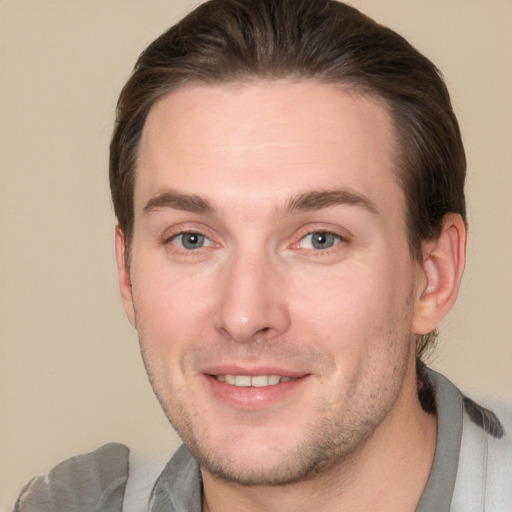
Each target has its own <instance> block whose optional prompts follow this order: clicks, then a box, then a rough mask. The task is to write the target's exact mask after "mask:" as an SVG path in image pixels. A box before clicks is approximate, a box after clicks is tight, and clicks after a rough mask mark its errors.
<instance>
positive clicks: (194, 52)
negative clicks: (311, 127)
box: [110, 0, 466, 351]
mask: <svg viewBox="0 0 512 512" xmlns="http://www.w3.org/2000/svg"><path fill="white" fill-rule="evenodd" d="M254 78H263V79H279V78H296V79H315V80H318V81H321V82H323V83H333V84H338V85H340V86H342V87H347V88H350V89H355V90H357V91H360V92H362V93H366V94H369V95H373V96H375V97H378V98H381V99H383V100H384V102H385V104H386V105H387V107H388V109H389V112H390V114H391V118H392V120H393V123H394V127H395V131H396V140H397V146H398V147H397V151H396V159H397V168H398V178H399V180H400V184H401V186H402V188H403V191H404V194H405V199H406V205H407V219H406V220H407V227H408V237H409V245H410V248H411V254H412V255H413V256H414V257H415V258H420V257H421V242H422V241H423V240H428V239H435V238H436V237H437V236H438V235H439V232H440V228H441V224H442V219H443V217H444V215H445V214H446V213H448V212H455V213H459V214H460V215H461V216H462V218H463V219H464V220H466V214H465V198H464V180H465V173H466V160H465V155H464V148H463V145H462V141H461V137H460V131H459V127H458V123H457V120H456V118H455V115H454V113H453V110H452V107H451V103H450V97H449V94H448V90H447V88H446V85H445V83H444V81H443V79H442V78H441V76H440V73H439V72H438V70H437V68H436V67H435V66H434V65H433V64H432V63H431V62H430V61H429V60H428V59H427V58H426V57H424V56H423V55H422V54H420V53H419V52H418V51H417V50H416V49H415V48H413V47H412V46H411V45H410V44H409V43H408V42H407V41H406V40H405V39H404V38H403V37H401V36H400V35H398V34H397V33H395V32H394V31H392V30H390V29H389V28H386V27H384V26H382V25H379V24H377V23H376V22H375V21H373V20H372V19H370V18H368V17H367V16H365V15H363V14H362V13H360V12H359V11H358V10H357V9H355V8H353V7H350V6H348V5H345V4H343V3H341V2H337V1H334V0H209V1H207V2H205V3H203V4H201V5H200V6H199V7H197V8H196V9H195V10H194V11H192V12H191V13H190V14H189V15H188V16H186V17H185V18H183V19H182V20H181V21H180V22H179V23H177V24H176V25H174V26H173V27H171V28H170V29H169V30H168V31H167V32H165V33H164V34H162V35H161V36H160V37H159V38H158V39H156V40H155V41H154V42H153V43H152V44H151V45H150V46H149V47H148V48H147V49H146V50H145V51H144V52H143V53H142V55H141V56H140V57H139V59H138V61H137V64H136V66H135V69H134V71H133V74H132V76H131V77H130V79H129V80H128V82H127V83H126V85H125V87H124V88H123V90H122V92H121V95H120V97H119V102H118V105H117V118H116V124H115V128H114V133H113V136H112V141H111V146H110V187H111V192H112V200H113V203H114V210H115V214H116V216H117V219H118V222H119V225H120V227H121V230H122V231H123V234H124V237H125V241H126V247H127V251H129V248H130V243H131V238H132V232H133V223H134V208H133V185H134V173H135V167H136V161H137V151H138V145H139V141H140V138H141V134H142V130H143V128H144V123H145V120H146V117H147V115H148V112H149V110H150V109H151V107H152V105H153V104H154V103H155V102H156V101H157V100H158V99H160V98H162V97H163V96H165V95H166V94H168V93H169V92H171V91H173V90H175V89H177V88H179V87H181V86H183V85H184V84H187V83H190V82H198V81H199V82H204V83H223V82H233V81H243V80H250V79H254ZM427 336H428V335H427ZM427 339H428V338H427V337H423V338H422V337H420V339H419V340H418V351H422V350H424V348H425V347H424V346H423V345H425V342H426V341H427Z"/></svg>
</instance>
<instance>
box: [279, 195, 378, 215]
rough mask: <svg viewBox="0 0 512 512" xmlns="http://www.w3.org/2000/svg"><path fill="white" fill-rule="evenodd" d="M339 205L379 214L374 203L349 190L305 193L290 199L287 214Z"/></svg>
mask: <svg viewBox="0 0 512 512" xmlns="http://www.w3.org/2000/svg"><path fill="white" fill-rule="evenodd" d="M338 205H352V206H361V207H362V208H364V209H366V210H368V211H369V212H370V213H373V214H376V215H378V213H379V211H378V209H377V207H376V206H375V204H374V203H373V202H372V201H370V200H369V199H368V198H367V197H365V196H363V195H362V194H359V193H358V192H356V191H354V190H351V189H349V188H346V189H345V188H343V189H335V190H318V191H312V192H305V193H304V194H300V195H299V196H297V197H293V198H292V199H290V200H289V201H288V203H287V204H286V207H285V212H286V211H289V212H291V213H299V212H303V211H314V210H321V209H323V208H329V207H330V206H338Z"/></svg>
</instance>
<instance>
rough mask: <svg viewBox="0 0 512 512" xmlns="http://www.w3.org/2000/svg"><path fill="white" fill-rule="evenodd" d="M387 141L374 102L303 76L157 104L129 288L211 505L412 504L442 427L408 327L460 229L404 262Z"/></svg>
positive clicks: (432, 294)
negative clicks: (251, 383)
mask: <svg viewBox="0 0 512 512" xmlns="http://www.w3.org/2000/svg"><path fill="white" fill-rule="evenodd" d="M394 147H395V141H394V134H393V129H392V124H391V122H390V119H389V117H388V115H387V112H386V109H385V108H384V107H383V105H382V104H380V103H379V102H378V101H377V100H375V99H372V98H369V97H367V96H362V95H358V94H355V93H349V92H343V91H341V90H339V89H337V88H335V87H334V86H332V85H325V84H319V83H316V82H313V81H305V82H299V83H292V82H288V81H275V82H264V81H261V82H254V83H244V84H237V83H234V84H227V85H226V84H224V85H219V86H212V85H188V86H186V87H184V88H182V89H180V90H178V91H177V92H174V93H172V94H170V95H169V96H167V97H165V98H164V99H163V100H161V101H160V102H158V103H157V104H156V105H154V106H153V108H152V109H151V111H150V114H149V117H148V119H147V122H146V125H145V127H144V131H143V136H142V140H141V144H140V148H139V158H138V165H137V169H136V181H135V229H134V234H133V242H132V243H133V245H132V252H131V261H130V268H129V269H128V267H127V266H126V262H125V261H124V245H123V244H124V242H123V236H122V233H121V232H120V231H119V229H118V230H117V234H116V244H117V245H116V247H117V260H118V265H119V272H120V285H121V293H122V296H123V301H124V305H125V309H126V311H127V314H128V317H129V319H130V321H131V323H132V324H133V325H134V326H135V327H136V328H137V330H138V332H139V338H140V344H141V349H142V354H143V358H144V361H145V364H146V368H147V371H148V375H149V377H150V380H151V382H152V385H153V388H154V390H155V393H156V394H157V396H158V399H159V400H160V403H161V404H162V407H163V409H164V411H165V412H166V414H167V416H168V418H169V420H170V421H171V423H172V424H173V425H174V427H175V428H176V430H177V431H178V433H179V434H180V435H181V436H182V438H183V439H184V441H185V442H186V444H187V445H188V446H189V448H190V449H191V451H192V453H193V454H194V455H195V456H196V458H198V460H199V462H200V464H201V467H202V471H203V479H204V492H205V500H204V509H205V510H226V509H229V508H231V507H232V506H233V504H234V503H236V504H237V507H238V508H236V509H237V510H283V508H279V507H292V506H293V508H286V510H288V509H290V510H293V509H296V510H302V508H301V507H306V505H307V503H308V500H313V501H312V502H310V503H309V505H310V507H309V510H311V503H316V507H314V508H317V509H318V504H319V503H320V502H319V500H323V501H324V505H323V507H324V508H321V509H322V510H338V509H339V507H340V506H341V504H342V503H345V505H347V504H351V505H352V506H354V505H355V504H356V503H359V505H360V504H361V503H362V502H365V501H366V502H367V503H368V506H369V507H371V503H372V501H371V500H372V499H373V500H374V501H373V503H374V504H375V503H376V502H377V501H376V500H377V499H378V503H379V504H380V505H381V508H379V509H380V510H386V507H389V509H390V510H409V509H411V510H414V506H415V503H417V501H418V499H419V497H420V495H421V491H422V489H423V487H424V485H425V483H426V480H427V478H428V473H429V470H430V466H431V462H432V459H433V454H434V447H435V429H436V422H435V418H434V417H432V416H428V415H426V414H425V413H424V412H423V411H422V410H421V407H420V405H419V402H418V400H417V396H416V385H415V369H414V365H415V356H414V334H422V333H424V332H428V331H429V330H430V329H432V328H433V327H434V326H435V325H437V323H438V321H439V320H440V319H441V318H442V316H444V314H446V312H447V311H448V310H449V308H450V306H451V304H452V303H453V301H454V300H455V295H456V288H457V287H458V281H459V279H460V274H461V273H462V265H463V263H462V261H463V246H464V236H463V225H462V223H461V221H460V219H458V218H457V216H449V217H447V220H446V222H445V226H444V229H443V234H442V235H441V237H440V240H439V241H437V242H430V243H428V244H425V259H424V261H423V262H417V261H415V260H413V259H412V257H411V254H410V252H409V246H408V241H407V235H406V226H405V210H404V197H403V193H402V190H401V188H400V187H399V185H398V183H397V180H396V178H395V176H396V170H395V168H394V154H393V151H394V149H393V148H394ZM183 233H185V234H183ZM326 233H327V234H328V235H327V236H326V235H325V234H326ZM225 374H228V375H231V374H233V375H251V376H256V375H281V376H287V377H288V378H290V379H291V381H290V382H285V383H280V384H277V385H275V386H270V387H264V388H258V387H249V388H239V387H235V386H231V385H228V384H226V383H222V382H219V381H218V380H217V379H216V378H215V377H214V375H225ZM391 459H393V460H394V461H395V462H396V461H397V460H398V461H400V463H397V464H396V466H397V468H395V469H391V470H390V469H389V464H390V463H391V462H390V461H391ZM386 471H387V472H389V475H388V476H387V477H386V478H384V479H383V478H382V474H383V472H386ZM379 474H380V476H381V477H380V483H379V478H378V477H377V475H379ZM319 480H322V484H321V485H320V487H319V486H318V482H319ZM362 482H365V483H366V490H365V492H364V493H361V492H360V491H361V490H362V489H364V488H365V487H363V486H362ZM372 482H374V483H373V484H372ZM369 483H370V490H369V491H368V490H367V489H368V484H369ZM262 486H266V488H267V490H268V491H269V493H268V494H267V495H265V496H268V497H269V498H270V497H272V501H271V503H272V505H270V503H269V502H267V501H265V499H264V498H262V494H261V492H260V491H261V488H262ZM330 486H332V487H333V489H334V488H336V489H337V491H336V492H335V493H331V498H336V503H337V505H333V504H332V503H331V504H329V503H327V501H326V500H327V497H326V496H328V495H329V493H326V492H325V490H327V489H328V488H329V487H330ZM342 488H343V489H344V492H343V498H340V496H339V490H340V489H342ZM400 488H403V489H404V490H403V491H401V492H400V493H398V494H399V497H398V498H397V497H396V494H397V493H396V490H397V489H400ZM315 489H316V490H315ZM318 489H322V493H321V495H318ZM256 490H258V492H256ZM361 494H363V495H361ZM290 496H294V499H295V501H294V502H293V504H292V502H290V501H289V500H290ZM355 496H358V498H355ZM357 500H359V501H357ZM226 507H227V508H226ZM272 507H274V508H272ZM411 507H412V508H411ZM304 509H305V508H304ZM361 509H363V508H361ZM354 510H355V509H354Z"/></svg>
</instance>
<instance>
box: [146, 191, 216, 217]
mask: <svg viewBox="0 0 512 512" xmlns="http://www.w3.org/2000/svg"><path fill="white" fill-rule="evenodd" d="M165 208H171V209H173V210H183V211H186V212H191V213H211V212H212V211H213V208H212V206H211V205H210V203H209V202H208V200H207V199H205V198H203V197H201V196H198V195H195V194H183V193H181V192H176V191H173V190H168V191H166V192H163V193H161V194H158V195H157V196H155V197H153V198H151V199H150V200H149V201H148V203H147V204H146V206H145V207H144V213H149V212H152V211H155V210H161V209H165Z"/></svg>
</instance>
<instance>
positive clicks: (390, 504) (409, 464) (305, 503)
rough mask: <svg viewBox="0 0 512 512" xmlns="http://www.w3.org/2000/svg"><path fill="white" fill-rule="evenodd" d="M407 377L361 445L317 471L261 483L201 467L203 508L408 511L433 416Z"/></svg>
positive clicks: (421, 475) (432, 437) (432, 433)
mask: <svg viewBox="0 0 512 512" xmlns="http://www.w3.org/2000/svg"><path fill="white" fill-rule="evenodd" d="M406 380H409V381H410V382H406V383H404V384H405V385H404V387H403V389H404V391H403V392H402V394H401V395H400V397H399V398H398V400H397V402H396V404H395V406H394V408H393V409H392V411H391V412H390V413H389V414H388V416H387V417H386V418H385V419H384V421H383V422H382V423H381V425H380V426H379V427H378V428H377V429H376V430H375V432H374V433H373V435H372V436H371V437H370V438H369V439H367V441H366V442H365V443H364V445H363V446H360V447H359V448H358V450H357V452H354V453H352V454H351V455H350V456H348V457H346V458H344V459H343V460H341V461H336V463H335V464H333V466H332V467H330V468H328V469H326V470H325V471H323V472H322V473H321V474H317V475H314V476H312V477H310V478H308V479H305V480H303V481H300V482H298V483H293V484H289V485H281V486H267V487H262V486H242V485H239V484H234V483H229V482H225V481H222V480H219V479H217V478H215V477H214V476H213V475H211V474H210V473H208V472H207V471H206V470H204V469H203V471H202V473H203V485H204V488H203V512H221V511H224V510H237V511H240V512H261V511H265V512H274V511H281V510H293V511H294V512H302V511H310V510H323V511H325V512H337V511H342V510H353V511H358V510H375V509H376V508H378V510H379V511H380V512H388V511H389V512H402V511H403V512H413V511H414V510H415V508H416V505H417V503H418V501H419V499H420V498H421V494H422V492H423V490H424V488H425V485H426V483H427V480H428V477H429V474H430V470H431V467H432V462H433V459H434V454H435V446H436V438H437V419H436V417H435V416H433V415H430V414H427V413H425V412H424V411H423V410H422V408H421V405H420V403H419V401H418V398H417V393H416V386H415V380H416V376H415V374H411V375H410V376H408V377H406ZM406 390H409V391H406Z"/></svg>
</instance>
